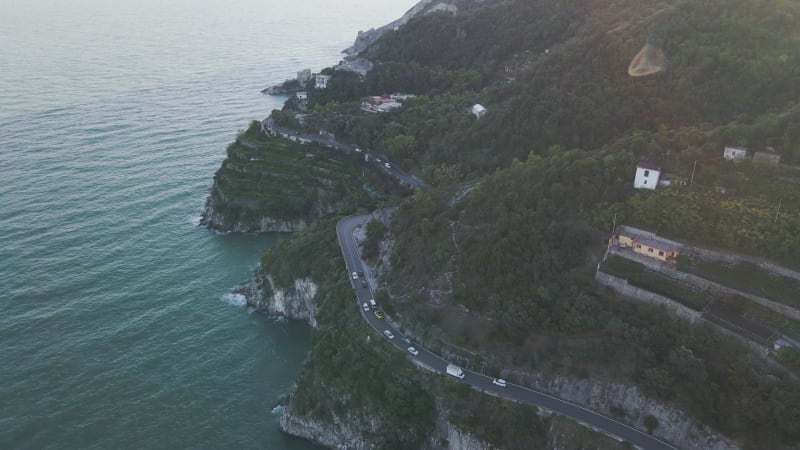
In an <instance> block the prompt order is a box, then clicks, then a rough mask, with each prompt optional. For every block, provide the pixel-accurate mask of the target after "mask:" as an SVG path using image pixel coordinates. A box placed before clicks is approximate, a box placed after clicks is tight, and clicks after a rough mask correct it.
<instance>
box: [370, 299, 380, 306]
mask: <svg viewBox="0 0 800 450" xmlns="http://www.w3.org/2000/svg"><path fill="white" fill-rule="evenodd" d="M369 306H372V307H373V308H377V307H378V304H377V303H375V299H374V298H371V299H369Z"/></svg>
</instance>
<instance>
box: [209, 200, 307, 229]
mask: <svg viewBox="0 0 800 450" xmlns="http://www.w3.org/2000/svg"><path fill="white" fill-rule="evenodd" d="M213 198H214V197H213V196H209V198H208V200H207V201H206V206H205V208H203V213H202V214H201V215H200V226H203V227H206V228H208V229H211V230H215V231H219V232H223V233H227V232H234V233H293V232H295V231H300V230H303V229H305V228H306V227H307V226H308V224H307V223H306V222H305V221H304V220H280V219H273V218H271V217H269V216H260V217H258V218H256V219H255V220H247V221H245V220H236V219H233V220H232V219H230V218H229V217H227V216H225V214H223V213H221V212H219V211H217V210H216V209H215V208H214V203H215V201H214V200H213Z"/></svg>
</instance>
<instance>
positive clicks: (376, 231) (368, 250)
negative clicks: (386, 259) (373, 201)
mask: <svg viewBox="0 0 800 450" xmlns="http://www.w3.org/2000/svg"><path fill="white" fill-rule="evenodd" d="M366 234H367V239H366V241H364V245H363V247H362V248H361V255H362V256H363V257H364V259H366V260H367V261H373V262H374V261H375V260H376V259H377V258H378V251H379V248H378V246H379V245H380V243H381V241H382V240H383V238H384V236H385V235H386V225H384V224H383V222H381V221H380V220H378V219H372V220H370V221H369V222H367V230H366Z"/></svg>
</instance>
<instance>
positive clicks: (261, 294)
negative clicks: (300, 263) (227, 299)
mask: <svg viewBox="0 0 800 450" xmlns="http://www.w3.org/2000/svg"><path fill="white" fill-rule="evenodd" d="M317 290H318V289H317V285H316V284H315V283H314V282H313V281H312V280H311V278H297V279H295V280H294V285H293V286H292V287H290V288H286V289H283V288H279V287H276V286H275V283H274V282H273V280H272V276H271V275H269V274H265V273H264V272H263V271H262V269H261V268H259V269H257V270H256V273H255V275H254V276H253V278H252V279H250V280H248V281H247V282H245V283H244V284H242V285H241V286H239V288H238V289H236V291H237V293H240V294H242V295H244V296H245V297H246V298H247V304H248V305H249V306H251V307H253V308H255V309H256V310H257V311H261V312H266V313H268V314H271V315H281V316H285V317H286V318H288V319H293V320H305V321H307V322H308V324H309V325H311V326H312V327H313V328H316V326H317V318H316V314H317V306H316V303H315V301H314V300H315V298H316V295H317Z"/></svg>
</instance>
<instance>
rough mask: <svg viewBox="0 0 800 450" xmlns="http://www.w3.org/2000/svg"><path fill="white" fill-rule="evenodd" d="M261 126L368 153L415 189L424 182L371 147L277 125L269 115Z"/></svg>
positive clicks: (343, 149)
mask: <svg viewBox="0 0 800 450" xmlns="http://www.w3.org/2000/svg"><path fill="white" fill-rule="evenodd" d="M261 126H262V129H267V128H271V129H272V130H275V131H277V132H278V133H280V134H285V135H287V136H291V137H297V138H302V139H307V140H310V141H314V142H316V143H318V144H322V145H324V146H326V147H329V148H333V149H336V150H341V151H345V152H351V153H356V152H358V153H361V154H362V155H367V156H369V158H370V160H371V161H373V162H374V163H375V164H377V165H378V166H380V168H381V170H385V171H386V172H388V173H389V175H391V176H393V177H395V178H396V179H397V180H399V181H400V182H401V183H405V184H407V185H409V186H411V187H412V188H414V189H417V188H419V187H420V186H422V185H423V184H424V183H423V182H422V180H420V179H419V178H417V177H415V176H414V175H411V174H408V173H406V172H404V171H402V170H401V169H400V168H398V167H397V166H395V165H394V164H392V163H391V161H389V160H388V159H387V158H386V157H385V156H383V155H378V154H376V153H373V152H371V151H370V150H369V149H365V148H359V147H357V146H355V145H352V144H341V143H339V142H337V141H335V140H333V139H331V138H329V137H325V136H320V135H315V134H307V133H302V132H299V131H297V130H292V129H290V128H286V127H281V126H278V125H275V122H274V121H273V120H272V117H267V118H266V119H264V120H263V121H262V122H261ZM386 163H389V165H390V167H386Z"/></svg>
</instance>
